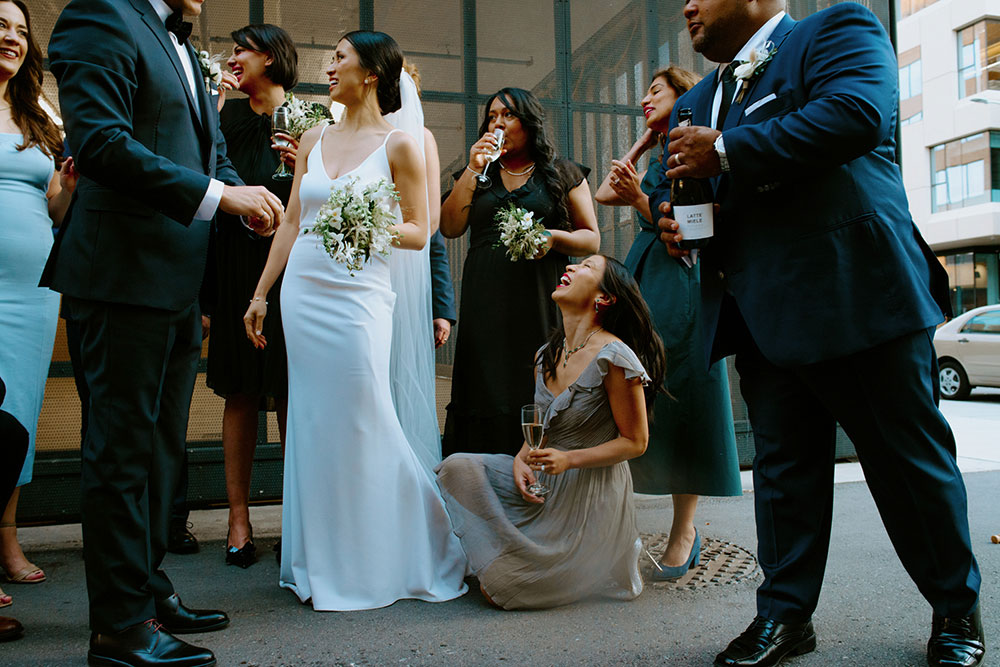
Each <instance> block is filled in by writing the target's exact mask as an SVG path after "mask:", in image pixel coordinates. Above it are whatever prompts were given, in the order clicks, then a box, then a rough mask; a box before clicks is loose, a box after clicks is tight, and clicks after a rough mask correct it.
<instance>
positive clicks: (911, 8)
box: [899, 0, 938, 19]
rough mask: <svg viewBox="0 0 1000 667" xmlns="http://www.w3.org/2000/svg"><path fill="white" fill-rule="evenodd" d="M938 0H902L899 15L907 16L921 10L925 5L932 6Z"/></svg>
mask: <svg viewBox="0 0 1000 667" xmlns="http://www.w3.org/2000/svg"><path fill="white" fill-rule="evenodd" d="M937 1H938V0H900V7H899V9H900V11H899V17H900V18H904V19H905V18H906V17H907V16H910V15H911V14H915V13H917V12H919V11H920V10H921V9H923V8H924V7H930V6H931V5H933V4H934V3H935V2H937Z"/></svg>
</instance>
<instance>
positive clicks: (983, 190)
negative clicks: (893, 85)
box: [897, 0, 1000, 313]
mask: <svg viewBox="0 0 1000 667" xmlns="http://www.w3.org/2000/svg"><path fill="white" fill-rule="evenodd" d="M899 16H900V19H899V22H898V24H897V49H898V53H899V91H900V104H899V118H900V125H901V136H902V142H901V146H902V167H903V181H904V183H905V185H906V192H907V195H908V197H909V200H910V210H911V211H912V213H913V218H914V220H915V221H916V223H917V226H918V227H919V228H920V231H921V232H922V233H923V235H924V238H926V239H927V242H928V243H929V244H930V245H931V247H932V248H933V249H934V251H935V252H936V253H937V254H938V257H939V258H940V259H941V261H942V263H943V264H944V266H945V268H946V269H947V270H948V273H949V278H950V282H951V293H952V305H953V307H954V308H955V312H956V313H962V312H965V311H967V310H969V309H971V308H975V307H977V306H984V305H987V304H994V303H1000V0H902V1H901V3H900V11H899Z"/></svg>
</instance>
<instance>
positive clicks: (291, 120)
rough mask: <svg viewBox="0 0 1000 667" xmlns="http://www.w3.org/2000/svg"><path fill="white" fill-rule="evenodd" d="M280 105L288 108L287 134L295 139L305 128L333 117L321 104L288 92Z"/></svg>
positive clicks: (307, 128)
mask: <svg viewBox="0 0 1000 667" xmlns="http://www.w3.org/2000/svg"><path fill="white" fill-rule="evenodd" d="M282 106H284V107H287V108H288V134H290V135H291V136H292V139H295V141H298V140H299V139H300V138H302V135H303V134H305V133H306V130H309V129H311V128H313V127H315V126H316V125H319V124H320V123H322V122H323V121H325V120H330V119H331V118H333V116H332V115H331V114H330V110H329V109H327V108H326V107H325V106H323V105H322V104H318V103H316V102H306V101H305V100H300V99H299V98H297V97H295V95H292V93H290V92H289V93H285V103H284V104H283V105H282Z"/></svg>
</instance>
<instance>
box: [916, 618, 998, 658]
mask: <svg viewBox="0 0 1000 667" xmlns="http://www.w3.org/2000/svg"><path fill="white" fill-rule="evenodd" d="M985 656H986V638H985V635H984V634H983V619H982V616H981V615H980V613H979V607H976V610H975V611H974V612H972V613H971V614H970V615H968V616H965V617H963V618H946V617H944V616H938V615H936V614H935V616H934V620H933V621H932V622H931V638H930V641H928V642H927V664H928V665H930V666H931V667H938V665H941V667H976V666H977V665H981V664H983V658H984V657H985Z"/></svg>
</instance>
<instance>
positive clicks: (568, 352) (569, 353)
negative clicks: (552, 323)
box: [562, 327, 604, 368]
mask: <svg viewBox="0 0 1000 667" xmlns="http://www.w3.org/2000/svg"><path fill="white" fill-rule="evenodd" d="M598 331H604V327H597V328H596V329H594V330H593V331H591V332H590V335H589V336H587V337H586V338H584V339H583V342H582V343H580V344H579V345H577V346H576V347H574V348H573V349H572V350H569V349H566V345H567V343H566V337H565V336H563V349H564V350H566V352H565V353H564V354H563V364H562V365H563V368H566V364H568V363H569V358H570V357H572V356H573V355H574V354H576V353H577V352H579V351H580V350H582V349H583V348H585V347H587V343H589V342H590V339H591V338H593V337H594V334H595V333H597V332H598Z"/></svg>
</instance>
